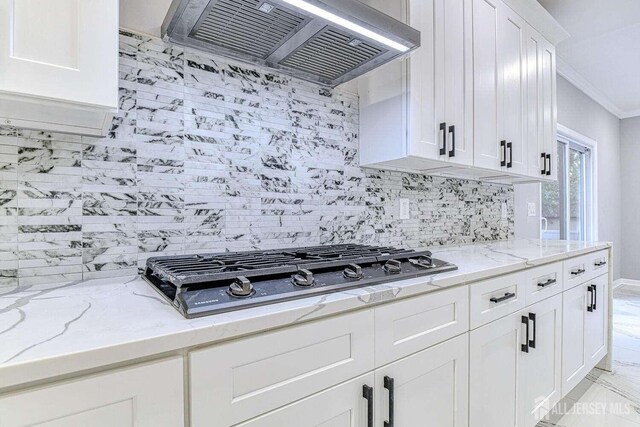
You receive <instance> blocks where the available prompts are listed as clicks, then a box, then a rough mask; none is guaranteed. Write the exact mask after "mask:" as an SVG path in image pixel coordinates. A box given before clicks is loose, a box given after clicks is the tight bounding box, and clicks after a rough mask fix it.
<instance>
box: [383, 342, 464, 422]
mask: <svg viewBox="0 0 640 427" xmlns="http://www.w3.org/2000/svg"><path fill="white" fill-rule="evenodd" d="M468 336H469V335H468V334H466V333H465V334H464V335H460V336H458V337H456V338H452V339H450V340H449V341H446V342H444V343H442V344H438V345H437V346H435V347H431V348H429V349H427V350H423V351H421V352H419V353H416V354H414V355H412V356H409V357H406V358H404V359H402V360H399V361H397V362H395V363H392V364H390V365H388V366H386V367H383V368H380V369H378V370H376V372H375V384H376V388H375V391H376V397H375V400H376V423H375V425H377V426H382V425H387V424H384V423H385V422H388V423H389V424H388V425H391V426H393V425H395V426H398V427H402V426H407V427H411V426H421V425H428V426H432V427H465V426H467V425H468V399H469V396H468V371H469V351H468V348H469V341H468Z"/></svg>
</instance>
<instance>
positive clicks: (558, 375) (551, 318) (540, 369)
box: [518, 295, 562, 427]
mask: <svg viewBox="0 0 640 427" xmlns="http://www.w3.org/2000/svg"><path fill="white" fill-rule="evenodd" d="M524 315H525V316H527V317H528V318H529V324H530V328H531V329H530V340H529V349H528V353H523V354H521V355H520V356H521V358H522V363H521V368H522V369H521V371H520V373H521V377H520V382H519V395H520V400H519V402H518V407H519V409H520V419H521V424H520V425H521V426H525V427H526V426H534V425H535V424H536V423H537V422H538V421H539V420H540V419H541V418H542V417H543V416H545V415H546V414H547V412H549V410H551V408H553V407H554V406H555V405H556V404H557V403H558V402H559V401H560V399H561V396H562V296H561V295H556V296H554V297H552V298H549V299H546V300H544V301H541V302H539V303H537V304H534V305H532V306H530V307H528V308H527V309H526V310H525V314H524Z"/></svg>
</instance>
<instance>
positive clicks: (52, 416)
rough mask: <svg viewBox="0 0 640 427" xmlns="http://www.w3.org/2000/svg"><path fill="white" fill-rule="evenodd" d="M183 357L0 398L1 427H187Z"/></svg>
mask: <svg viewBox="0 0 640 427" xmlns="http://www.w3.org/2000/svg"><path fill="white" fill-rule="evenodd" d="M183 366H184V363H183V360H182V358H181V357H174V358H171V359H166V360H162V361H159V362H152V363H148V364H144V365H137V366H133V367H130V368H124V369H118V370H114V371H109V372H106V373H101V374H96V375H90V376H87V377H83V378H80V379H74V380H70V381H64V382H61V383H56V384H53V385H45V386H43V387H39V388H37V389H33V390H27V391H20V392H17V393H11V394H6V395H3V396H1V397H0V425H1V426H2V427H24V426H35V425H37V426H41V427H64V426H91V427H113V426H136V427H179V426H183V425H184V395H183V384H184V380H183V377H182V375H183Z"/></svg>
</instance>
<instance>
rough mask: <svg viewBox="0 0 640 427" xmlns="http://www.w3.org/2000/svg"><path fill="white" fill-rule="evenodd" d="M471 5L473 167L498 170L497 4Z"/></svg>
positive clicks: (494, 0) (488, 0)
mask: <svg viewBox="0 0 640 427" xmlns="http://www.w3.org/2000/svg"><path fill="white" fill-rule="evenodd" d="M471 1H472V3H473V63H474V64H475V65H474V68H473V118H474V120H473V133H474V142H475V144H474V150H475V161H474V164H475V166H478V167H481V168H487V169H497V170H499V169H500V167H501V166H500V165H501V163H503V162H504V150H503V147H501V146H500V144H499V143H498V141H499V138H500V132H499V129H500V122H501V120H502V117H501V116H502V112H501V111H500V107H501V105H502V104H501V103H500V101H499V98H500V97H499V89H500V88H501V86H502V85H501V84H499V81H500V80H501V79H502V67H501V66H500V57H499V23H500V8H501V7H503V6H502V2H501V1H500V0H471Z"/></svg>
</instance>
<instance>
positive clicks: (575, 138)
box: [540, 123, 598, 241]
mask: <svg viewBox="0 0 640 427" xmlns="http://www.w3.org/2000/svg"><path fill="white" fill-rule="evenodd" d="M556 139H557V141H558V142H562V143H565V144H567V146H568V147H571V146H572V145H573V146H576V145H577V146H582V147H585V148H587V149H588V150H590V152H591V153H590V154H591V155H590V157H591V162H590V163H591V165H590V166H591V168H590V170H589V171H587V177H586V181H587V182H586V185H587V189H586V191H587V192H589V193H590V196H591V197H590V198H591V203H590V206H588V209H587V212H585V213H586V221H587V224H588V226H587V230H586V234H587V235H586V236H585V237H586V240H592V241H595V240H598V143H597V142H596V141H594V140H593V139H591V138H588V137H586V136H584V135H582V134H581V133H579V132H576V131H574V130H573V129H570V128H568V127H566V126H563V125H562V124H560V123H558V133H557V137H556ZM565 161H567V162H568V159H565ZM565 168H566V166H565ZM558 179H560V178H559V176H558ZM567 197H568V195H567ZM564 203H566V201H564ZM540 206H542V192H540ZM541 236H542V233H541Z"/></svg>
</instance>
